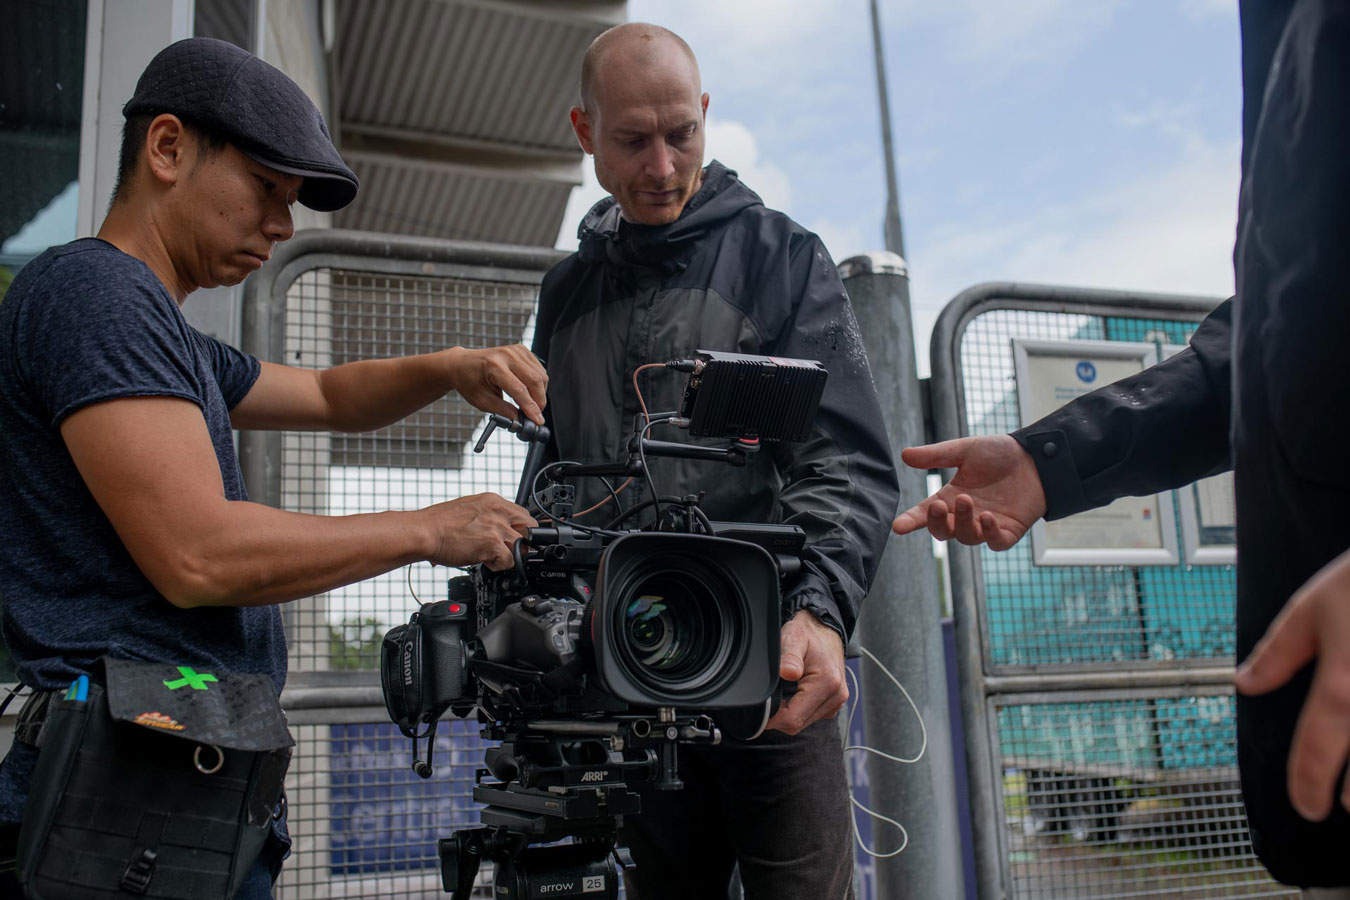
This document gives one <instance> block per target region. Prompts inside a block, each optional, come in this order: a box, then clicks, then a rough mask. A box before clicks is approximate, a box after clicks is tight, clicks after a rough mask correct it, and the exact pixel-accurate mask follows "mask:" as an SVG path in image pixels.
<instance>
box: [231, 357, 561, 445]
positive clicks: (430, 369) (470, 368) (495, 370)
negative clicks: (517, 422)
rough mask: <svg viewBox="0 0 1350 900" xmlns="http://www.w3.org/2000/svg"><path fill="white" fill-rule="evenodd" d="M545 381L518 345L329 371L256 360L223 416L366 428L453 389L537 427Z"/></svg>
mask: <svg viewBox="0 0 1350 900" xmlns="http://www.w3.org/2000/svg"><path fill="white" fill-rule="evenodd" d="M547 386H548V376H547V375H546V374H545V373H544V367H543V366H541V365H540V364H539V361H538V360H537V359H535V357H534V355H533V354H532V353H530V351H529V349H528V348H526V347H525V346H524V345H521V344H514V345H511V346H509V347H491V348H488V349H486V350H467V349H465V348H463V347H451V348H449V349H447V350H440V351H437V352H435V353H423V354H420V355H417V356H405V357H396V358H392V359H368V360H361V361H359V362H353V363H347V364H345V365H341V366H335V367H333V368H331V369H297V368H293V367H290V366H282V365H277V364H276V363H263V364H262V373H261V374H260V375H259V376H258V380H257V382H256V383H254V385H253V387H252V389H250V390H249V392H248V394H247V395H246V396H245V397H244V399H243V400H241V401H240V402H239V403H238V405H236V406H235V407H234V409H233V410H231V411H230V421H231V424H233V425H234V427H235V428H240V429H266V430H295V431H321V430H323V431H342V432H357V431H371V430H373V429H376V428H381V427H383V426H385V425H389V424H392V423H394V422H397V421H399V420H400V419H402V418H404V417H405V416H408V415H410V414H411V413H414V412H416V411H417V410H419V409H421V408H422V407H424V406H426V405H427V404H428V403H432V402H433V401H435V400H437V399H439V398H440V397H442V396H444V395H445V394H447V393H449V392H451V391H455V392H457V393H459V394H460V396H462V397H463V398H464V399H465V400H467V401H468V402H469V403H471V404H473V405H474V406H476V407H478V408H479V409H481V410H483V411H485V412H494V413H498V414H500V415H504V416H508V417H514V416H515V415H516V407H515V406H512V405H511V403H510V402H508V401H507V400H505V399H503V397H502V395H503V394H505V395H506V396H508V397H510V398H511V399H512V400H514V401H515V402H516V404H517V405H518V406H519V407H520V409H521V410H523V411H524V413H525V415H527V416H528V417H529V418H530V419H532V420H534V421H535V422H536V423H539V424H542V423H543V407H544V404H545V402H546V401H545V391H546V388H547Z"/></svg>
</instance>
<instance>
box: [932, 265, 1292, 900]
mask: <svg viewBox="0 0 1350 900" xmlns="http://www.w3.org/2000/svg"><path fill="white" fill-rule="evenodd" d="M973 293H974V292H973ZM1090 294H1091V292H1084V294H1083V296H1082V297H1079V296H1077V295H1076V294H1075V292H1072V291H1067V290H1062V289H1046V290H1044V291H1041V290H1039V289H1036V288H1026V289H1018V288H1016V287H1014V288H1013V291H1012V296H1015V297H1019V298H1021V299H1006V300H1005V299H1003V298H1002V297H1001V296H1000V295H999V294H998V293H997V292H996V291H994V290H987V291H986V292H985V293H984V294H983V295H981V297H982V299H980V300H979V301H978V302H979V303H980V304H981V305H980V306H979V308H978V310H979V311H977V312H974V313H973V314H972V315H971V316H970V318H969V319H968V320H965V319H962V320H961V321H962V322H964V327H963V328H962V330H959V331H953V332H950V334H951V337H950V338H949V339H950V340H951V341H954V342H956V350H957V353H956V354H955V359H956V366H955V372H954V376H955V382H956V384H955V386H954V387H953V388H951V389H952V390H955V391H956V396H957V397H958V398H960V399H961V401H962V404H963V405H962V406H961V407H960V408H959V410H954V411H955V412H957V414H958V415H959V416H960V421H959V422H957V423H956V425H957V427H959V428H960V430H961V432H962V433H964V434H972V435H979V434H1004V433H1007V432H1009V431H1012V430H1014V429H1016V428H1018V427H1019V426H1020V425H1022V424H1023V423H1022V422H1021V421H1020V418H1019V403H1018V396H1017V390H1018V385H1017V381H1016V378H1015V375H1014V365H1015V364H1014V341H1015V340H1019V339H1020V340H1039V341H1070V340H1088V341H1131V342H1146V343H1153V344H1156V345H1157V346H1158V349H1159V351H1160V356H1161V355H1165V352H1166V348H1168V347H1175V346H1177V345H1184V344H1186V343H1187V341H1188V340H1189V337H1190V335H1191V333H1192V332H1193V331H1194V330H1195V328H1196V325H1197V324H1198V320H1199V312H1198V311H1192V312H1185V313H1183V312H1181V311H1180V310H1181V309H1185V308H1186V305H1185V304H1177V309H1178V312H1177V313H1176V314H1175V316H1170V317H1169V315H1168V314H1166V313H1162V314H1159V313H1147V314H1143V315H1142V316H1140V315H1134V316H1132V315H1130V314H1129V307H1130V305H1131V300H1130V298H1128V297H1126V296H1124V295H1119V296H1114V297H1112V298H1110V299H1105V297H1104V295H1102V294H1097V295H1090ZM971 302H976V301H971ZM1150 302H1153V303H1154V305H1155V308H1157V307H1158V306H1163V305H1167V304H1170V303H1171V301H1170V300H1165V299H1164V300H1162V301H1159V300H1157V299H1154V300H1152V301H1150ZM1028 307H1030V308H1028ZM953 308H954V311H955V309H957V308H959V304H958V303H954V304H953ZM1192 308H1193V309H1198V308H1196V307H1194V305H1192ZM1116 309H1119V311H1120V314H1115V312H1114V310H1116ZM1075 310H1080V311H1081V312H1078V311H1075ZM958 327H960V326H958ZM934 352H935V354H937V353H938V352H939V350H938V349H937V348H935V351H934ZM946 352H950V351H946ZM945 436H953V435H950V434H949V435H945ZM1179 505H1180V504H1177V503H1174V504H1173V506H1174V508H1179ZM1174 515H1178V516H1179V513H1174ZM1177 525H1178V531H1180V522H1178V523H1177ZM956 554H957V556H959V558H960V559H961V560H963V561H965V560H969V562H970V564H971V566H970V568H967V567H966V566H965V565H964V564H963V565H962V566H958V567H954V569H953V587H954V590H956V592H957V594H958V595H961V596H967V597H972V598H973V600H972V601H970V602H972V603H973V606H965V607H963V609H966V610H968V612H967V613H965V614H967V615H971V616H972V617H974V618H976V619H978V628H977V632H978V635H979V638H978V642H977V645H976V644H968V645H967V646H968V647H969V650H968V653H969V654H970V655H969V656H968V657H967V658H966V660H965V662H964V663H963V664H964V665H965V666H966V667H967V670H968V671H970V672H973V673H974V674H975V676H976V678H977V681H978V683H980V684H984V685H985V686H984V688H983V689H984V691H985V694H984V698H983V700H982V701H980V705H978V706H975V707H972V708H978V709H982V710H984V711H985V712H982V713H980V714H978V716H977V719H979V720H982V724H981V725H980V726H979V727H978V728H976V733H975V734H973V735H972V737H973V738H974V739H975V740H977V741H985V740H987V741H988V746H989V754H988V759H989V765H990V766H991V768H992V769H993V771H992V772H991V773H990V775H991V776H992V779H991V780H989V781H984V782H983V783H984V784H985V785H986V786H987V788H986V789H987V790H988V792H989V793H990V794H993V795H996V796H999V798H1000V802H998V803H996V804H995V805H994V806H992V807H988V808H989V809H991V810H992V811H994V812H995V814H996V815H997V816H999V817H1000V818H999V821H998V826H999V827H998V828H997V829H995V830H994V831H993V832H991V833H990V838H989V841H987V842H985V843H982V845H981V847H980V848H979V849H980V852H981V854H982V858H983V859H984V861H985V862H984V863H982V865H988V868H987V869H985V870H984V871H985V872H986V874H985V875H984V876H982V884H983V885H985V886H986V887H988V888H989V889H990V890H995V885H996V884H997V885H999V886H1001V893H1002V894H1006V895H1007V896H1009V897H1013V898H1021V900H1026V898H1036V900H1041V898H1046V900H1048V898H1093V900H1097V898H1101V900H1105V898H1126V897H1130V898H1134V897H1169V898H1170V897H1225V898H1237V897H1281V896H1296V895H1297V892H1294V891H1291V890H1290V889H1288V888H1284V887H1282V886H1280V885H1277V884H1275V883H1274V882H1273V881H1272V880H1271V879H1270V877H1269V875H1267V874H1266V872H1265V870H1264V868H1263V867H1262V866H1261V865H1260V863H1259V862H1258V861H1257V860H1256V858H1255V856H1254V855H1253V853H1252V849H1251V845H1250V842H1249V839H1248V833H1247V828H1246V820H1245V817H1244V814H1243V809H1242V801H1241V795H1240V791H1239V787H1238V776H1237V766H1236V762H1237V761H1236V744H1235V734H1234V704H1233V699H1232V696H1231V688H1229V687H1228V686H1227V685H1226V684H1223V683H1221V682H1222V677H1216V676H1214V674H1213V673H1216V672H1218V673H1222V672H1223V670H1224V668H1225V667H1228V666H1231V665H1232V659H1233V653H1234V632H1233V607H1234V590H1235V577H1234V576H1235V572H1234V568H1233V566H1232V565H1227V564H1217V565H1188V564H1185V563H1182V564H1180V565H1154V566H1120V565H1094V566H1036V565H1034V564H1033V562H1032V548H1031V547H1030V541H1023V542H1022V543H1021V544H1019V545H1018V546H1016V547H1014V548H1013V549H1012V550H1008V551H1005V552H1001V553H995V552H993V551H990V550H988V549H987V548H980V549H976V550H968V549H966V548H958V550H957V551H956ZM958 569H959V570H960V575H961V578H962V579H963V582H964V581H965V580H973V588H974V591H973V593H967V590H968V589H967V588H965V587H961V586H958V585H957V584H956V579H957V575H958ZM977 647H978V649H977ZM976 653H978V658H975V654H976ZM1199 671H1205V672H1207V673H1210V674H1208V675H1206V679H1208V680H1204V681H1201V682H1199V684H1203V685H1206V686H1203V687H1199V686H1196V683H1194V682H1189V683H1188V680H1189V679H1190V678H1191V676H1190V675H1188V674H1187V673H1188V672H1190V673H1195V672H1199ZM1169 672H1172V673H1175V674H1174V675H1172V676H1169V675H1168V674H1167V673H1169ZM1145 673H1148V677H1149V680H1148V682H1147V683H1148V684H1151V685H1155V687H1150V688H1144V687H1142V686H1136V685H1138V684H1142V682H1138V681H1137V680H1136V681H1134V682H1132V680H1131V679H1136V678H1137V677H1141V676H1143V675H1144V674H1145ZM1000 678H1001V679H1002V681H1006V682H1007V684H1002V683H996V682H998V681H999V679H1000ZM985 679H989V682H988V683H986V682H985V681H984V680H985ZM1092 679H1096V681H1098V682H1100V683H1101V684H1102V685H1103V687H1102V688H1101V689H1100V690H1088V689H1086V687H1087V683H1088V681H1089V680H1092ZM1014 684H1015V685H1016V687H1013V686H1012V685H1014ZM1110 684H1120V685H1122V686H1121V687H1118V688H1117V687H1109V686H1107V685H1110ZM1161 685H1167V686H1161ZM970 721H971V720H969V719H968V723H969V722H970ZM984 732H987V734H986V733H984ZM984 777H985V776H981V778H984Z"/></svg>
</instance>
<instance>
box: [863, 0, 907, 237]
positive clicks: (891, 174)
mask: <svg viewBox="0 0 1350 900" xmlns="http://www.w3.org/2000/svg"><path fill="white" fill-rule="evenodd" d="M871 7H872V48H873V54H874V56H875V57H876V65H877V96H878V98H879V99H880V101H881V145H882V148H883V150H884V151H885V155H886V222H885V238H886V249H887V250H889V251H891V252H892V253H894V254H896V255H898V256H899V257H900V258H901V259H904V257H905V236H904V232H903V231H902V230H901V228H900V187H899V184H898V182H897V180H896V176H895V147H894V142H893V141H892V139H891V103H890V99H889V98H888V96H887V94H886V60H885V58H884V56H883V55H882V51H881V15H880V13H879V12H878V11H877V0H871Z"/></svg>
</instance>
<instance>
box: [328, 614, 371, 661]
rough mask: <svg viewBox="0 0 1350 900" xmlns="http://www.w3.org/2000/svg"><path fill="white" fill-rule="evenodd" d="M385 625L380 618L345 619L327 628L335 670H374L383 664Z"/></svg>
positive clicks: (329, 654)
mask: <svg viewBox="0 0 1350 900" xmlns="http://www.w3.org/2000/svg"><path fill="white" fill-rule="evenodd" d="M384 632H385V626H384V625H383V624H381V623H380V620H379V619H375V618H372V617H364V618H360V619H343V620H342V622H341V623H340V624H338V625H329V626H328V660H329V665H330V666H332V668H333V669H334V670H339V669H375V668H377V667H378V666H379V662H380V642H381V641H382V640H384Z"/></svg>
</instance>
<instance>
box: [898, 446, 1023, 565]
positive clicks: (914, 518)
mask: <svg viewBox="0 0 1350 900" xmlns="http://www.w3.org/2000/svg"><path fill="white" fill-rule="evenodd" d="M900 458H901V459H903V460H904V461H905V463H906V464H907V465H909V466H911V467H913V468H915V469H956V474H955V475H954V476H952V480H951V481H949V482H948V483H947V484H945V485H943V486H942V489H941V490H939V491H938V492H937V493H936V494H934V495H933V496H931V497H929V498H928V499H927V500H924V501H923V502H922V503H919V504H917V505H915V506H912V507H910V508H909V509H907V510H905V511H904V512H902V513H901V514H900V515H899V516H897V517H896V519H895V521H894V522H893V523H892V524H891V530H892V531H894V532H895V533H896V534H909V533H910V532H913V531H918V530H919V529H920V528H924V527H927V529H928V531H929V532H930V533H931V534H932V535H933V537H935V538H937V539H938V540H940V541H945V540H947V539H949V538H956V539H957V540H958V541H960V542H961V543H963V544H988V545H989V547H990V548H991V549H993V550H1007V549H1008V548H1009V547H1011V546H1012V545H1013V544H1015V543H1017V542H1018V541H1019V540H1021V539H1022V536H1023V535H1024V534H1026V533H1027V530H1028V529H1030V528H1031V525H1032V523H1033V522H1035V521H1036V520H1037V519H1039V518H1040V517H1041V516H1043V515H1045V491H1044V490H1043V489H1042V488H1041V477H1040V475H1039V474H1037V472H1036V464H1035V463H1034V462H1032V460H1031V456H1030V455H1029V454H1028V453H1027V451H1025V450H1023V449H1022V446H1021V445H1020V444H1018V443H1017V441H1015V440H1013V439H1012V437H1011V436H1009V435H1006V434H1000V435H990V436H984V437H968V438H958V439H957V440H954V441H943V442H942V443H940V444H927V445H925V446H922V447H906V448H905V449H904V451H903V452H902V453H901V454H900Z"/></svg>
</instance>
